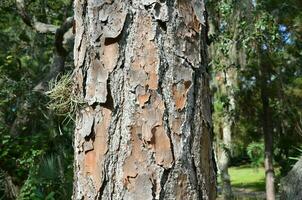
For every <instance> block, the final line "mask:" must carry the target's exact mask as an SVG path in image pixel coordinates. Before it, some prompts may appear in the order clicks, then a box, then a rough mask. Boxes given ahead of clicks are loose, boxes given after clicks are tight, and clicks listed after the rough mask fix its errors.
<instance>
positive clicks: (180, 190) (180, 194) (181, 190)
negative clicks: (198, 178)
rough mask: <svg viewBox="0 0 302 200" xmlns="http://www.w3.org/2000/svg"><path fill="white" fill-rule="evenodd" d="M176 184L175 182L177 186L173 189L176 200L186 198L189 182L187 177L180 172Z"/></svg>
mask: <svg viewBox="0 0 302 200" xmlns="http://www.w3.org/2000/svg"><path fill="white" fill-rule="evenodd" d="M176 184H177V186H176V189H175V191H176V199H177V200H183V199H186V198H187V197H188V196H190V195H189V194H188V187H189V183H188V177H187V175H186V174H184V173H181V174H180V175H179V176H178V178H177V182H176Z"/></svg>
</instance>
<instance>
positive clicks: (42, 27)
mask: <svg viewBox="0 0 302 200" xmlns="http://www.w3.org/2000/svg"><path fill="white" fill-rule="evenodd" d="M16 5H17V9H18V13H19V15H20V16H21V18H22V20H23V22H24V23H25V24H27V25H28V26H30V27H32V28H33V29H35V30H36V31H37V32H39V33H53V34H54V33H56V31H57V29H58V26H55V25H52V24H46V23H42V22H39V21H37V20H36V18H35V17H32V16H30V14H29V13H28V12H27V10H26V7H25V2H24V0H16Z"/></svg>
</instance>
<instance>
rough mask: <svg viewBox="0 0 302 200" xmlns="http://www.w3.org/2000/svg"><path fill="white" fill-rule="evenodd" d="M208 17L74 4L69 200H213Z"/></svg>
mask: <svg viewBox="0 0 302 200" xmlns="http://www.w3.org/2000/svg"><path fill="white" fill-rule="evenodd" d="M204 11H205V10H204V3H203V1H194V0H192V1H186V0H177V1H172V0H169V1H164V0H160V1H156V0H144V1H141V0H133V1H123V0H115V1H113V0H107V1H96V0H91V1H87V0H76V1H75V27H76V36H75V48H74V56H75V59H74V60H75V66H76V69H75V93H76V95H80V96H82V97H83V99H84V100H85V102H86V105H84V106H82V108H81V109H80V111H79V112H78V114H77V119H76V129H75V138H74V149H75V162H74V168H75V169H74V170H75V171H74V173H75V175H74V178H75V180H74V193H73V199H138V200H139V199H145V200H149V199H150V200H152V199H193V200H194V199H209V200H210V199H215V197H216V189H215V184H216V177H215V170H214V166H215V163H214V159H213V154H212V133H211V132H212V131H211V130H212V121H211V109H210V99H211V98H210V93H209V74H208V72H207V54H206V44H205V39H206V34H207V33H206V31H205V19H204Z"/></svg>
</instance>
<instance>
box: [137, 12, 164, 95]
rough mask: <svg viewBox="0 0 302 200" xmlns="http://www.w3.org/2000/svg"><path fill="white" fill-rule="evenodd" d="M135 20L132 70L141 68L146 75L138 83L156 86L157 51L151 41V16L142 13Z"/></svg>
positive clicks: (150, 86) (153, 87) (153, 88)
mask: <svg viewBox="0 0 302 200" xmlns="http://www.w3.org/2000/svg"><path fill="white" fill-rule="evenodd" d="M136 20H137V23H136V24H137V27H136V28H135V30H136V31H135V32H136V34H135V36H134V38H135V43H134V48H133V49H134V52H133V55H134V57H133V58H132V70H138V71H139V70H142V71H144V72H145V73H147V75H148V79H147V81H146V82H145V83H140V84H141V85H143V86H145V85H148V87H149V89H152V90H156V89H157V88H158V75H157V70H156V68H157V65H158V63H159V58H158V52H157V48H156V45H155V43H154V41H153V35H152V33H153V30H152V18H151V17H150V16H149V15H147V14H145V13H142V14H141V16H140V17H139V18H137V19H136Z"/></svg>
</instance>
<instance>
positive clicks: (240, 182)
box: [229, 165, 265, 191]
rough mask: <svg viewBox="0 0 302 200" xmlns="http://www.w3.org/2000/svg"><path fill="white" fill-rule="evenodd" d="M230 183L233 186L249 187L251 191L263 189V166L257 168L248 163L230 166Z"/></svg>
mask: <svg viewBox="0 0 302 200" xmlns="http://www.w3.org/2000/svg"><path fill="white" fill-rule="evenodd" d="M229 173H230V177H231V184H232V186H233V187H237V188H245V189H250V190H252V191H264V190H265V171H264V168H263V167H259V168H258V169H255V168H251V167H250V166H248V165H244V166H239V167H231V168H230V169H229Z"/></svg>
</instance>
